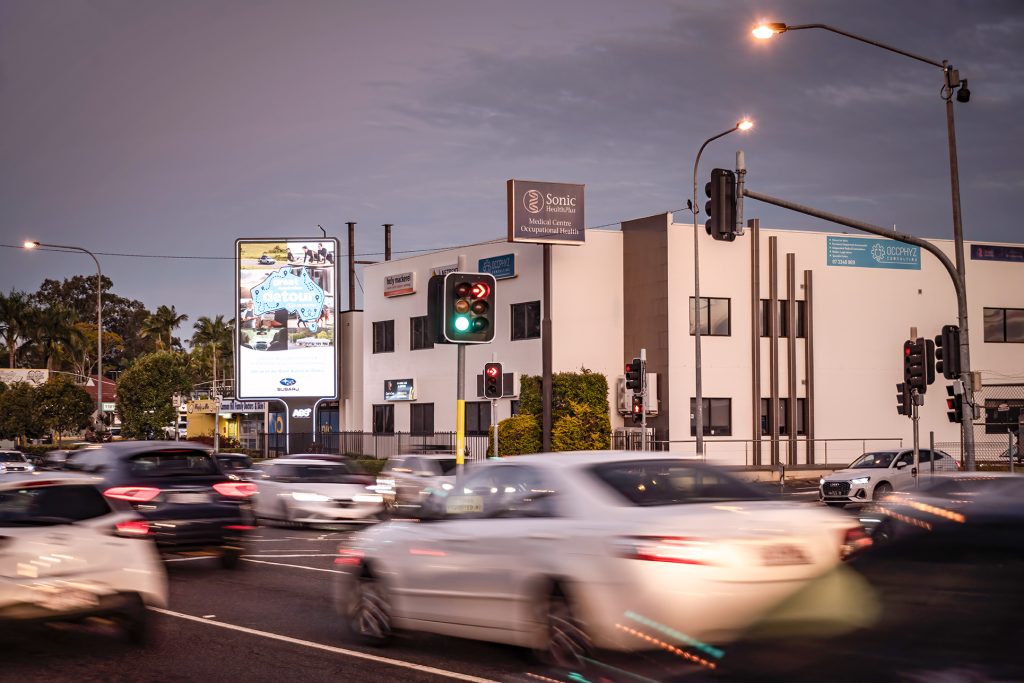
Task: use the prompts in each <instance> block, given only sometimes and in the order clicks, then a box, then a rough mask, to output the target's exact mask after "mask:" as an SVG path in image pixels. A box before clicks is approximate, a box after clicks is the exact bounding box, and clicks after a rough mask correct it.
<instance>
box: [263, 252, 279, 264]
mask: <svg viewBox="0 0 1024 683" xmlns="http://www.w3.org/2000/svg"><path fill="white" fill-rule="evenodd" d="M275 263H277V261H275V260H274V259H272V258H270V257H269V256H267V255H266V254H263V256H260V258H259V264H260V265H261V266H272V265H274V264H275Z"/></svg>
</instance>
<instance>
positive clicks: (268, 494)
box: [254, 456, 384, 526]
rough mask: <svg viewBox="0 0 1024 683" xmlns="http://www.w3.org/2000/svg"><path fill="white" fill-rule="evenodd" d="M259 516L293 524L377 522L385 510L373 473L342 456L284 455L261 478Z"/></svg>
mask: <svg viewBox="0 0 1024 683" xmlns="http://www.w3.org/2000/svg"><path fill="white" fill-rule="evenodd" d="M256 486H257V488H258V489H259V495H257V496H256V499H255V502H254V505H255V511H256V516H257V517H259V518H261V519H272V520H277V521H279V522H282V523H284V524H286V525H289V526H300V525H303V524H318V523H319V524H327V523H332V522H373V521H377V520H378V519H379V517H380V516H381V514H382V513H383V511H384V505H383V502H382V498H381V495H380V494H379V493H377V492H376V491H374V490H373V489H374V488H375V487H374V486H373V477H371V476H368V475H366V474H363V473H362V472H361V471H360V470H359V468H358V466H357V465H356V464H355V463H353V462H350V461H346V460H344V459H341V458H331V459H322V460H321V459H316V458H315V456H314V457H304V458H298V457H290V458H278V459H277V460H275V461H273V462H272V463H269V464H266V465H264V466H263V474H262V475H261V476H260V478H259V479H257V480H256Z"/></svg>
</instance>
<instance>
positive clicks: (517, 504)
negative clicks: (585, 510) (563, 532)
mask: <svg viewBox="0 0 1024 683" xmlns="http://www.w3.org/2000/svg"><path fill="white" fill-rule="evenodd" d="M462 488H463V491H462V492H460V495H457V496H455V495H451V496H438V495H433V496H430V497H429V498H428V499H427V500H426V501H425V502H424V505H423V509H424V511H425V512H427V514H428V516H431V517H433V516H437V517H446V518H448V519H473V518H478V517H490V518H496V519H508V518H522V517H553V516H554V515H555V513H556V510H555V495H554V494H555V492H554V491H552V490H551V488H550V487H548V486H547V485H545V483H544V480H543V477H542V476H541V473H540V472H539V471H538V469H537V468H535V467H527V466H524V465H495V466H491V467H483V468H480V469H479V470H477V471H476V472H475V473H471V474H469V475H468V476H467V478H466V481H465V483H464V484H463V487H462Z"/></svg>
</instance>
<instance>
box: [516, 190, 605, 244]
mask: <svg viewBox="0 0 1024 683" xmlns="http://www.w3.org/2000/svg"><path fill="white" fill-rule="evenodd" d="M583 189H584V186H583V185H572V184H569V183H542V182H538V181H533V180H509V181H508V241H509V242H542V243H547V244H583V242H584V241H585V240H586V226H585V225H584V223H583Z"/></svg>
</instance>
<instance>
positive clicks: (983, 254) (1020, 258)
mask: <svg viewBox="0 0 1024 683" xmlns="http://www.w3.org/2000/svg"><path fill="white" fill-rule="evenodd" d="M971 260H972V261H1015V262H1017V263H1024V248H1022V247H1003V246H999V245H997V244H972V245H971Z"/></svg>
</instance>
